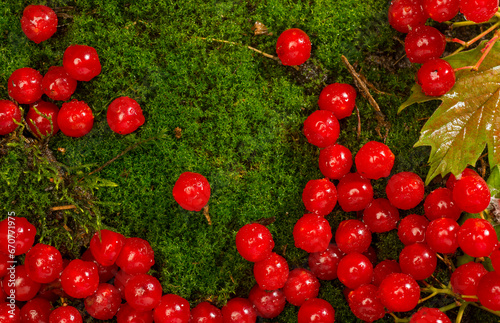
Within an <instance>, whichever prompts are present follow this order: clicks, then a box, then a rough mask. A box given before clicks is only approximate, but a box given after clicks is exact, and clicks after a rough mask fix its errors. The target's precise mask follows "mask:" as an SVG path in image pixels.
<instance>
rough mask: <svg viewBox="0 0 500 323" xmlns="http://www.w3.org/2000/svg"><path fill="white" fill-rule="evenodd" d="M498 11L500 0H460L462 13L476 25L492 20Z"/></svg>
mask: <svg viewBox="0 0 500 323" xmlns="http://www.w3.org/2000/svg"><path fill="white" fill-rule="evenodd" d="M497 11H498V0H460V12H461V13H463V14H464V16H465V19H467V20H471V21H473V22H475V23H481V22H486V21H488V20H490V19H491V18H492V17H493V16H494V15H495V13H496V12H497Z"/></svg>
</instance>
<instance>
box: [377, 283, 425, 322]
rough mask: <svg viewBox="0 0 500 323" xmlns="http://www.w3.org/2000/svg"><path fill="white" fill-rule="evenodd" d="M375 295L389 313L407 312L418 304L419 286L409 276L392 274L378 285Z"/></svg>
mask: <svg viewBox="0 0 500 323" xmlns="http://www.w3.org/2000/svg"><path fill="white" fill-rule="evenodd" d="M377 295H378V298H379V299H380V301H381V302H382V304H383V305H384V306H385V307H386V308H387V309H388V310H389V311H392V312H408V311H411V310H412V309H414V308H415V307H416V306H417V304H418V300H419V299H420V286H418V283H417V282H416V280H415V279H413V278H412V277H411V276H410V275H407V274H403V273H394V274H390V275H389V276H387V277H386V278H385V279H384V280H383V281H382V282H381V283H380V286H379V288H378V292H377Z"/></svg>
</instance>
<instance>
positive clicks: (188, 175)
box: [172, 172, 210, 211]
mask: <svg viewBox="0 0 500 323" xmlns="http://www.w3.org/2000/svg"><path fill="white" fill-rule="evenodd" d="M172 194H173V196H174V199H175V201H176V202H177V203H179V205H180V206H181V207H182V208H183V209H186V210H188V211H201V209H202V208H203V207H204V206H205V205H207V203H208V200H209V199H210V184H209V183H208V181H207V179H206V178H205V177H204V176H203V175H201V174H198V173H192V172H184V173H182V174H181V175H180V176H179V178H178V179H177V181H176V182H175V185H174V188H173V190H172Z"/></svg>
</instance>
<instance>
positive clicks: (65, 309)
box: [49, 306, 83, 323]
mask: <svg viewBox="0 0 500 323" xmlns="http://www.w3.org/2000/svg"><path fill="white" fill-rule="evenodd" d="M49 322H50V323H83V319H82V315H81V314H80V312H79V311H78V310H77V309H76V308H74V307H73V306H61V307H58V308H56V309H54V310H53V311H52V313H50V316H49Z"/></svg>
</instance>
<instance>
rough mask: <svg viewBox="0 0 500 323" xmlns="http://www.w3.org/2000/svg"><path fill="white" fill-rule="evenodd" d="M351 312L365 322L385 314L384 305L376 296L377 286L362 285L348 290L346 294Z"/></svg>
mask: <svg viewBox="0 0 500 323" xmlns="http://www.w3.org/2000/svg"><path fill="white" fill-rule="evenodd" d="M347 300H348V303H349V307H350V308H351V311H352V313H353V314H354V315H355V316H356V317H357V318H359V319H360V320H363V321H365V322H373V321H376V320H378V319H380V318H382V317H384V315H385V309H384V305H382V303H381V302H380V300H379V299H378V297H377V287H375V286H374V285H371V284H367V285H363V286H360V287H358V288H356V289H355V290H353V291H351V292H349V294H348V296H347Z"/></svg>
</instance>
